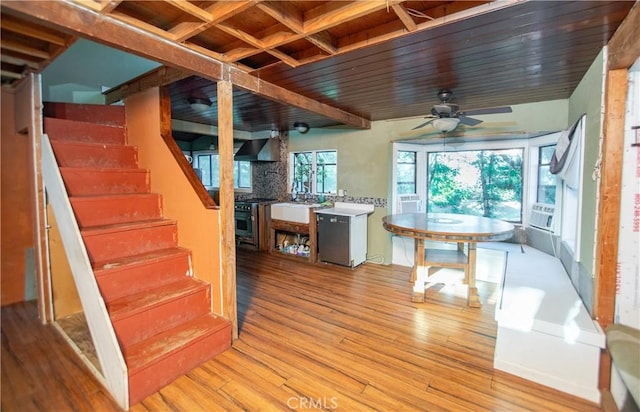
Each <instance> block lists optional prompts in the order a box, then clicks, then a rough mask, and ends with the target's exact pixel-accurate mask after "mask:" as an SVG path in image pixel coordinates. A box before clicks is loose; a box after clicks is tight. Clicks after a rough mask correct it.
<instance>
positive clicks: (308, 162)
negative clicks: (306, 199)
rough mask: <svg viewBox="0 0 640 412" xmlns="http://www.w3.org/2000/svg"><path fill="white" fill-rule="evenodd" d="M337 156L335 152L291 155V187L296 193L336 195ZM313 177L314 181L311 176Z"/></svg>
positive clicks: (326, 151)
mask: <svg viewBox="0 0 640 412" xmlns="http://www.w3.org/2000/svg"><path fill="white" fill-rule="evenodd" d="M337 163H338V155H337V152H336V151H335V150H325V151H317V152H297V153H293V187H292V191H293V192H296V193H316V194H320V193H336V192H337V191H338V189H337V187H338V176H337V174H338V164H337ZM314 175H315V180H314V179H313V176H314Z"/></svg>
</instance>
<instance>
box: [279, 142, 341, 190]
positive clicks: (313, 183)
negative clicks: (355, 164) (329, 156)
mask: <svg viewBox="0 0 640 412" xmlns="http://www.w3.org/2000/svg"><path fill="white" fill-rule="evenodd" d="M326 152H334V153H335V157H336V162H335V168H336V173H335V179H336V191H335V192H318V187H317V186H318V153H326ZM301 153H309V154H311V163H310V164H311V173H310V174H311V178H310V179H309V189H310V190H309V191H308V192H305V191H297V192H296V193H307V194H310V195H337V192H338V173H339V156H338V150H336V149H317V150H300V151H296V152H289V176H288V179H287V181H288V185H287V187H288V193H290V194H292V193H293V191H294V189H295V186H294V185H295V172H296V155H297V154H301ZM330 165H333V163H331V164H330Z"/></svg>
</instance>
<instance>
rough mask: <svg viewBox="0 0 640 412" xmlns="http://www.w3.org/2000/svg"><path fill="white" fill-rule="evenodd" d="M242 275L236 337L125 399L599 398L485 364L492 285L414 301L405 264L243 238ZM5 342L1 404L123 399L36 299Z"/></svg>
mask: <svg viewBox="0 0 640 412" xmlns="http://www.w3.org/2000/svg"><path fill="white" fill-rule="evenodd" d="M237 276H238V278H237V286H238V289H237V290H238V315H239V321H240V325H239V331H240V336H239V340H237V341H236V342H235V343H234V345H233V347H232V348H231V349H230V350H228V351H226V352H225V353H223V354H222V355H220V356H219V357H218V358H216V359H214V360H212V361H209V362H207V363H205V364H203V365H202V366H200V367H198V368H196V369H194V370H193V371H191V372H189V373H188V374H187V375H185V376H183V377H180V378H178V379H177V380H176V381H174V382H173V383H172V384H171V385H169V386H167V387H165V388H164V389H162V390H161V391H160V392H158V393H155V394H153V395H151V396H149V397H148V398H147V399H145V400H144V401H143V402H141V403H139V404H137V405H133V406H132V407H131V411H134V412H144V411H189V412H192V411H208V412H209V411H258V410H260V411H282V410H305V409H306V410H309V409H315V410H319V409H323V410H344V411H369V410H371V411H424V410H429V411H438V410H451V411H516V410H517V411H522V410H528V411H557V412H560V411H598V410H600V408H599V407H598V405H594V404H592V403H590V402H587V401H584V400H581V399H578V398H576V397H573V396H569V395H566V394H564V393H561V392H558V391H555V390H553V389H550V388H547V387H544V386H542V385H538V384H535V383H532V382H529V381H527V380H525V379H522V378H518V377H515V376H512V375H509V374H507V373H504V372H501V371H498V370H495V369H493V350H494V346H495V337H496V324H495V321H494V319H493V314H494V310H495V299H496V292H497V285H495V284H492V283H488V282H482V281H480V282H478V289H479V293H480V297H481V299H482V301H483V302H484V305H483V307H482V308H469V307H467V306H466V297H465V287H464V286H462V285H459V284H458V285H456V284H455V283H456V282H453V284H449V282H447V285H442V284H436V285H433V286H432V287H431V288H429V290H428V291H427V294H426V295H427V301H426V302H425V303H413V302H411V299H410V297H411V287H412V285H411V284H410V282H409V268H404V267H398V266H381V265H374V264H364V265H361V266H360V267H358V268H356V269H351V268H345V267H340V266H335V265H329V264H317V265H310V264H307V263H304V262H297V261H295V260H292V259H282V258H279V257H278V256H277V255H275V256H272V255H269V254H265V253H260V252H253V251H249V250H244V249H239V250H238V268H237ZM73 325H74V326H73V327H74V329H76V333H75V334H74V335H76V336H82V335H86V334H82V333H77V328H78V325H77V323H75V322H74V323H73ZM84 344H86V342H85V343H84ZM80 346H82V345H80ZM1 349H2V352H1V356H2V358H1V369H0V372H1V378H2V399H1V404H0V407H1V410H2V411H7V412H11V411H56V412H57V411H118V410H119V409H118V407H117V406H116V405H115V403H114V402H113V401H112V400H111V398H110V397H109V395H108V394H107V393H106V391H105V390H104V389H103V388H102V387H101V386H100V384H99V383H98V381H97V380H96V379H95V378H94V377H93V376H92V375H91V374H90V373H89V371H88V369H87V368H86V367H85V365H84V364H82V363H81V362H80V361H79V360H78V357H77V355H76V354H75V353H74V351H73V350H71V349H70V348H69V347H68V344H67V342H65V341H64V339H62V338H61V337H60V336H59V334H58V332H57V331H56V330H55V328H54V327H53V326H51V325H48V326H43V325H41V324H39V322H38V321H37V319H36V306H35V303H33V302H30V303H20V304H15V305H11V306H7V307H4V308H2V348H1Z"/></svg>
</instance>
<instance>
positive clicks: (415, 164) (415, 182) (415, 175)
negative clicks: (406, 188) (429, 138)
mask: <svg viewBox="0 0 640 412" xmlns="http://www.w3.org/2000/svg"><path fill="white" fill-rule="evenodd" d="M401 152H402V153H413V163H409V162H399V161H398V159H399V156H398V154H399V153H401ZM394 160H395V163H394V164H395V167H394V170H395V178H394V184H395V188H396V192H398V184H400V183H401V184H407V183H408V182H400V181H399V180H398V171H399V168H400V165H411V164H413V182H412V184H413V191H410V192H403V193H402V194H405V195H407V194H416V193H417V190H418V152H417V151H416V150H398V151H397V152H396V157H395V159H394ZM398 194H400V192H398Z"/></svg>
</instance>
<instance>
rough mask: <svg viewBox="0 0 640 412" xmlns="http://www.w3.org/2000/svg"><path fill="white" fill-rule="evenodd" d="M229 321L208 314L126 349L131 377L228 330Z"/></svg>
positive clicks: (125, 354)
mask: <svg viewBox="0 0 640 412" xmlns="http://www.w3.org/2000/svg"><path fill="white" fill-rule="evenodd" d="M229 326H230V323H229V321H227V320H226V319H224V318H221V317H217V316H215V315H213V314H207V315H204V316H201V317H198V318H196V319H193V320H191V321H189V322H185V323H183V324H181V325H179V326H177V327H175V328H173V329H170V330H168V331H166V332H163V333H160V334H158V335H156V336H153V337H151V338H149V339H147V340H144V341H142V342H139V343H137V344H135V345H132V346H131V347H130V348H125V349H124V352H125V353H124V356H125V359H126V363H127V367H128V369H129V376H131V375H133V374H135V373H137V372H139V371H140V370H141V369H144V368H145V367H146V366H148V365H150V364H153V363H156V362H159V361H161V360H162V359H163V358H165V357H168V356H170V354H171V352H172V351H174V350H178V349H184V348H185V347H187V346H189V345H191V344H193V343H195V342H197V341H198V340H200V339H202V338H204V337H206V336H209V335H211V334H215V333H216V332H218V331H221V330H223V329H224V328H228V327H229Z"/></svg>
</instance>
